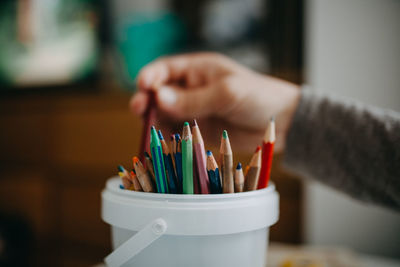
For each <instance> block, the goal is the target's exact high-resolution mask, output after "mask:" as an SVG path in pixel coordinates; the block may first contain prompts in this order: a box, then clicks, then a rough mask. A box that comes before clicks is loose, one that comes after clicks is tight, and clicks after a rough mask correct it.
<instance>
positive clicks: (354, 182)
mask: <svg viewBox="0 0 400 267" xmlns="http://www.w3.org/2000/svg"><path fill="white" fill-rule="evenodd" d="M284 166H285V167H286V168H289V169H290V170H291V171H293V172H295V173H297V174H299V175H302V176H305V177H310V178H313V179H315V180H319V181H321V182H323V183H325V184H327V185H330V186H332V187H334V188H336V189H338V190H341V191H343V192H345V193H347V194H349V195H351V196H352V197H354V198H357V199H359V200H362V201H366V202H371V203H376V204H381V205H385V206H388V207H391V208H396V209H400V114H399V113H396V112H394V111H389V110H381V109H377V108H373V107H368V106H366V105H362V104H360V103H355V102H351V101H348V100H341V99H338V98H333V97H330V96H321V95H316V94H315V93H313V92H310V91H307V90H305V91H303V92H302V96H301V100H300V103H299V106H298V108H297V111H296V113H295V115H294V118H293V122H292V125H291V128H290V130H289V133H288V136H287V140H286V151H285V159H284Z"/></svg>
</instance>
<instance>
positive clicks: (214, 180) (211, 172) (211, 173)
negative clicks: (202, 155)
mask: <svg viewBox="0 0 400 267" xmlns="http://www.w3.org/2000/svg"><path fill="white" fill-rule="evenodd" d="M207 173H208V178H209V180H210V192H211V194H221V193H222V187H221V178H220V176H219V169H218V165H217V162H216V161H215V158H214V156H213V154H212V152H211V151H210V150H208V151H207Z"/></svg>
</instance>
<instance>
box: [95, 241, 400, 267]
mask: <svg viewBox="0 0 400 267" xmlns="http://www.w3.org/2000/svg"><path fill="white" fill-rule="evenodd" d="M399 266H400V259H392V258H386V257H382V256H375V255H370V254H365V253H356V252H354V251H351V250H350V249H346V248H340V247H322V246H307V245H296V246H294V245H286V244H280V243H272V244H271V245H270V246H269V249H268V255H267V264H266V267H399ZM95 267H106V265H105V264H104V263H99V264H97V265H95Z"/></svg>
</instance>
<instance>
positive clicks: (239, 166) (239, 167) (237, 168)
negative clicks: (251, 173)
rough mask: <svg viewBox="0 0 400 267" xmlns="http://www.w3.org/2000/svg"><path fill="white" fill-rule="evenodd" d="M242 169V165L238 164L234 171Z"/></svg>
mask: <svg viewBox="0 0 400 267" xmlns="http://www.w3.org/2000/svg"><path fill="white" fill-rule="evenodd" d="M241 168H242V163H240V162H239V163H238V165H237V166H236V170H240V169H241Z"/></svg>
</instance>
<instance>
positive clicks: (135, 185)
mask: <svg viewBox="0 0 400 267" xmlns="http://www.w3.org/2000/svg"><path fill="white" fill-rule="evenodd" d="M146 131H147V129H146ZM274 142H275V122H274V119H271V121H270V122H269V125H268V128H267V131H266V134H265V137H264V140H263V144H262V146H258V147H257V149H256V151H255V152H254V154H253V156H252V158H251V160H250V162H249V164H248V165H247V166H246V168H245V170H244V171H243V169H242V164H241V163H240V162H239V163H238V164H237V167H236V169H235V171H233V153H232V148H231V145H230V142H229V137H228V132H227V131H226V130H224V131H223V133H222V137H221V146H220V151H219V153H220V154H219V162H218V163H217V161H216V160H215V158H214V156H213V153H212V152H211V151H209V150H208V151H207V152H206V150H205V147H204V141H203V138H202V135H201V132H200V128H199V126H198V124H197V122H196V120H194V121H193V124H192V127H190V125H189V123H188V122H185V123H184V125H183V130H182V138H181V136H180V135H179V134H173V135H171V136H170V142H169V144H167V141H166V140H165V139H164V136H163V134H162V132H161V131H160V130H159V131H158V132H157V131H156V129H155V127H154V126H152V127H151V128H150V142H149V148H150V150H149V151H150V153H148V152H146V151H144V156H143V158H144V159H143V160H142V161H143V162H142V161H141V160H140V159H139V158H138V157H133V159H132V161H133V169H132V171H131V172H128V171H127V170H125V169H124V167H122V166H118V174H119V176H120V177H121V180H122V184H121V186H120V187H121V189H127V190H134V191H144V192H157V193H170V194H220V193H238V192H245V191H252V190H256V189H262V188H265V187H267V186H268V181H269V176H270V172H271V164H272V156H273V147H274ZM142 147H143V146H142ZM218 166H219V167H218Z"/></svg>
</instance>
